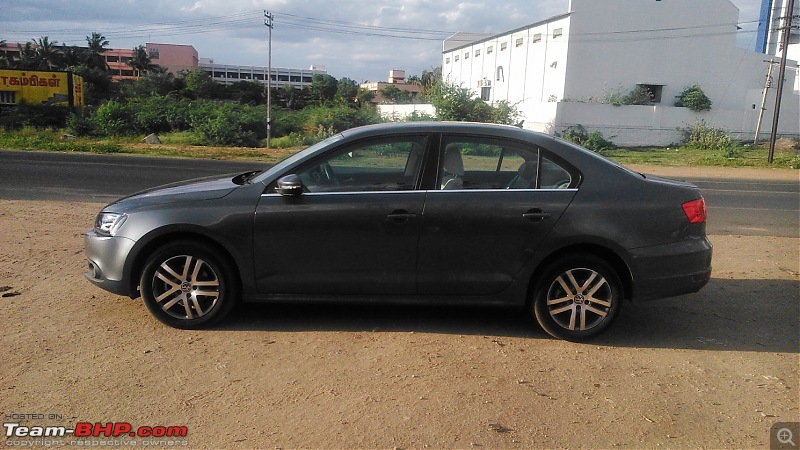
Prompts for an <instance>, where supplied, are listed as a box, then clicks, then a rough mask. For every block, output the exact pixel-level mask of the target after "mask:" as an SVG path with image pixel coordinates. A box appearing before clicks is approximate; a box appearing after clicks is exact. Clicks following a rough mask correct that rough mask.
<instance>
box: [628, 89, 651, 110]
mask: <svg viewBox="0 0 800 450" xmlns="http://www.w3.org/2000/svg"><path fill="white" fill-rule="evenodd" d="M651 103H653V93H652V92H650V89H648V88H646V87H644V86H642V85H637V86H636V87H635V88H633V90H632V91H630V92H628V94H627V95H625V96H624V97H623V98H622V104H623V105H649V104H651Z"/></svg>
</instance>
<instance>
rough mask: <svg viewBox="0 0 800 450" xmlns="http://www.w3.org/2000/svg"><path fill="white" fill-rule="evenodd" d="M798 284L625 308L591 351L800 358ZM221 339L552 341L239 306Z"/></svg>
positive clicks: (723, 289)
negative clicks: (384, 335)
mask: <svg viewBox="0 0 800 450" xmlns="http://www.w3.org/2000/svg"><path fill="white" fill-rule="evenodd" d="M798 314H800V282H798V281H792V280H727V279H712V280H711V281H710V282H709V284H708V286H706V287H705V288H704V289H703V290H702V291H701V292H699V293H697V294H692V295H684V296H680V297H675V298H670V299H663V300H655V301H651V302H642V303H626V304H625V305H624V307H623V309H622V314H621V315H620V317H619V318H618V319H617V321H616V322H615V323H614V324H613V326H612V327H611V328H610V329H609V330H608V331H607V332H606V333H604V334H603V335H601V336H599V337H597V338H596V339H594V340H592V341H590V342H591V344H594V345H608V346H612V347H633V348H675V349H696V350H717V351H719V350H722V351H726V350H727V351H753V352H784V353H800V321H799V320H798ZM215 329H216V330H220V331H223V330H225V331H234V330H265V331H266V330H269V331H283V332H302V331H345V332H363V331H371V332H412V331H413V332H419V333H442V334H460V335H490V336H506V337H519V338H532V339H554V338H550V336H549V335H547V334H546V333H545V332H544V331H542V330H541V329H540V328H539V327H538V326H537V325H536V324H535V321H534V320H533V319H532V318H531V316H530V315H529V314H528V313H527V312H526V311H522V310H519V309H515V308H497V307H481V306H427V305H377V304H366V305H365V304H341V303H337V304H242V305H239V307H237V309H236V310H235V311H234V312H233V313H232V314H231V316H229V317H228V319H226V320H225V321H224V322H223V323H222V324H220V325H219V326H217V327H216V328H215Z"/></svg>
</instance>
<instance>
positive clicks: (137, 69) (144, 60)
mask: <svg viewBox="0 0 800 450" xmlns="http://www.w3.org/2000/svg"><path fill="white" fill-rule="evenodd" d="M128 65H129V66H131V68H132V69H133V70H134V73H135V74H136V75H137V76H142V75H144V74H146V73H147V72H148V71H150V70H153V68H155V64H153V62H152V60H150V55H149V54H148V53H147V49H146V48H145V47H144V45H139V46H137V47H135V48H134V49H133V56H132V57H131V59H130V61H128Z"/></svg>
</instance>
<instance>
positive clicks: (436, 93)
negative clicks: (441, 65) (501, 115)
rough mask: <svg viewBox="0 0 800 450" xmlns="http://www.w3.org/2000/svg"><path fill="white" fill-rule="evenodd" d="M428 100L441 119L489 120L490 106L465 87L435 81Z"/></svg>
mask: <svg viewBox="0 0 800 450" xmlns="http://www.w3.org/2000/svg"><path fill="white" fill-rule="evenodd" d="M428 100H430V102H431V104H433V106H434V107H435V108H436V115H437V116H438V117H439V119H441V120H454V121H462V122H463V121H468V122H490V121H491V120H490V119H491V107H490V106H489V105H487V104H486V103H485V102H484V101H483V100H481V99H480V98H476V97H475V96H474V94H473V92H472V91H471V90H469V89H467V88H462V87H458V86H455V85H452V84H450V83H444V82H437V83H435V84H434V85H433V86H432V87H431V90H430V92H429V93H428Z"/></svg>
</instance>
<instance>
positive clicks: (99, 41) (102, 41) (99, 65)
mask: <svg viewBox="0 0 800 450" xmlns="http://www.w3.org/2000/svg"><path fill="white" fill-rule="evenodd" d="M86 43H87V44H88V52H87V53H86V61H85V63H86V65H87V66H89V67H90V68H92V69H101V70H108V64H106V59H105V57H104V56H103V53H105V51H106V46H107V45H108V39H106V37H105V36H103V35H102V34H100V33H97V32H93V33H92V35H91V36H86Z"/></svg>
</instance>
